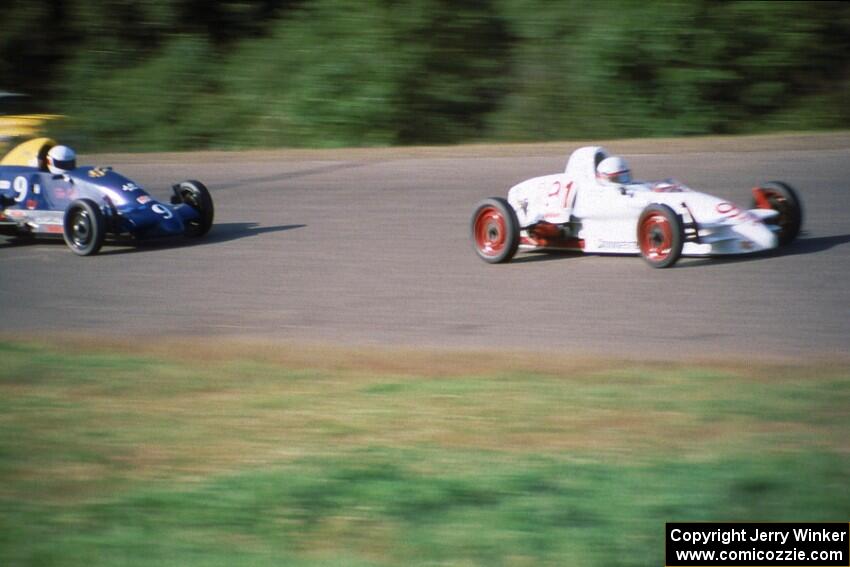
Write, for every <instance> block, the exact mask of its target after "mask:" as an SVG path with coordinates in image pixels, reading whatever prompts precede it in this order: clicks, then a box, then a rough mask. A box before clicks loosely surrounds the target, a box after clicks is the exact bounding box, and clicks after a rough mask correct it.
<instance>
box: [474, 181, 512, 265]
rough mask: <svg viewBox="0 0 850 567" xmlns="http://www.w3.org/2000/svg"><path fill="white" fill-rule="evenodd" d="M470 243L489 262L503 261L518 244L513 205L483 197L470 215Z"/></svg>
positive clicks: (505, 260) (506, 259) (510, 256)
mask: <svg viewBox="0 0 850 567" xmlns="http://www.w3.org/2000/svg"><path fill="white" fill-rule="evenodd" d="M471 228H472V245H473V247H474V248H475V252H476V253H477V254H478V256H479V257H480V258H481V259H482V260H484V261H485V262H488V263H490V264H498V263H499V262H507V261H508V260H510V259H511V258H513V257H514V254H516V251H517V248H518V247H519V221H518V220H517V217H516V213H515V212H514V209H513V207H511V205H510V204H509V203H508V202H507V201H506V200H505V199H501V198H499V197H492V198H490V199H484V200H483V201H481V202H480V203H478V206H476V207H475V214H473V215H472V226H471Z"/></svg>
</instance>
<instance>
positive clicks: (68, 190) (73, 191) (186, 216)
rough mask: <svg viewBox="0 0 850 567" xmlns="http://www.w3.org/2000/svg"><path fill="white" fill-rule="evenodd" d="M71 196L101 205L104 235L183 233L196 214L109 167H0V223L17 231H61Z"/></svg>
mask: <svg viewBox="0 0 850 567" xmlns="http://www.w3.org/2000/svg"><path fill="white" fill-rule="evenodd" d="M75 199H91V200H92V201H94V203H95V204H96V205H97V206H98V207H100V209H101V212H102V213H103V217H104V220H105V224H106V233H107V234H109V235H113V236H115V235H129V236H132V237H134V238H138V239H147V238H157V237H165V236H175V235H182V234H184V233H185V232H186V229H187V223H188V222H191V221H194V220H197V219H198V218H199V212H198V210H196V209H195V208H194V207H192V206H190V205H188V204H185V203H181V202H180V199H179V196H178V198H175V199H173V200H172V203H174V202H177V203H178V204H172V203H162V202H160V201H157V200H156V199H154V198H153V197H151V196H150V195H149V194H148V193H147V192H146V191H145V190H144V189H142V187H140V186H139V185H137V184H136V183H134V182H133V181H131V180H130V179H127V178H126V177H124V176H123V175H120V174H119V173H116V172H115V171H113V170H112V168H105V167H91V166H85V167H78V168H76V169H74V170H72V171H69V172H67V173H66V174H63V175H54V174H52V173H49V172H46V171H42V170H40V169H38V168H35V167H23V166H0V224H2V225H5V226H7V227H9V226H14V227H16V228H17V230H18V231H19V232H25V233H31V234H42V235H50V234H55V235H61V234H62V223H63V217H64V212H65V209H66V208H67V207H68V205H69V204H70V203H71V202H72V201H74V200H75Z"/></svg>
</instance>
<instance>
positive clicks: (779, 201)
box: [753, 181, 803, 246]
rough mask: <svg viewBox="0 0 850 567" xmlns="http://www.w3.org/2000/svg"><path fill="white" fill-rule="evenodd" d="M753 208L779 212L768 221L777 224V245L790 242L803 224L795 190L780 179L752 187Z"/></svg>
mask: <svg viewBox="0 0 850 567" xmlns="http://www.w3.org/2000/svg"><path fill="white" fill-rule="evenodd" d="M753 208H756V209H773V210H774V211H776V212H778V213H779V214H778V215H777V216H776V217H775V218H773V219H768V221H767V222H768V223H773V224H776V225H778V226H779V245H780V246H784V245H786V244H791V242H792V241H793V240H794V239H795V238H797V235H798V234H800V227H801V226H802V225H803V206H802V204H801V202H800V197H798V196H797V192H796V191H794V189H793V188H792V187H791V186H790V185H788V184H787V183H782V182H781V181H771V182H769V183H763V184H762V185H760V186H759V187H756V188H755V189H753Z"/></svg>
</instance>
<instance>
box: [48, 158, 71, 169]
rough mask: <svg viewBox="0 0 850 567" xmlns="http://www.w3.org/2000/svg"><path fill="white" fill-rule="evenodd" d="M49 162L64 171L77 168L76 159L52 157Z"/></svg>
mask: <svg viewBox="0 0 850 567" xmlns="http://www.w3.org/2000/svg"><path fill="white" fill-rule="evenodd" d="M50 161H51V163H52V164H53V167H55V168H57V169H62V170H64V171H70V170H72V169H76V168H77V160H76V159H52V158H51V160H50Z"/></svg>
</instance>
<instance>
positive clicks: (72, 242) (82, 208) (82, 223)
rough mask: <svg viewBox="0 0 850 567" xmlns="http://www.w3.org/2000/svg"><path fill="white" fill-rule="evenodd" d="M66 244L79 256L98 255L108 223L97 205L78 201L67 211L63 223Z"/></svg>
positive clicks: (83, 200) (89, 201) (86, 201)
mask: <svg viewBox="0 0 850 567" xmlns="http://www.w3.org/2000/svg"><path fill="white" fill-rule="evenodd" d="M62 233H63V236H64V237H65V244H67V245H68V247H69V248H70V249H71V251H72V252H74V254H77V255H78V256H91V255H92V254H97V252H98V250H100V247H101V246H102V245H103V239H104V237H105V236H106V223H105V221H104V220H103V213H102V212H101V210H100V207H98V206H97V203H95V202H94V201H92V200H91V199H77V200H76V201H73V202H72V203H71V204H70V205H69V206H68V208H67V209H65V218H64V222H63V231H62Z"/></svg>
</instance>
